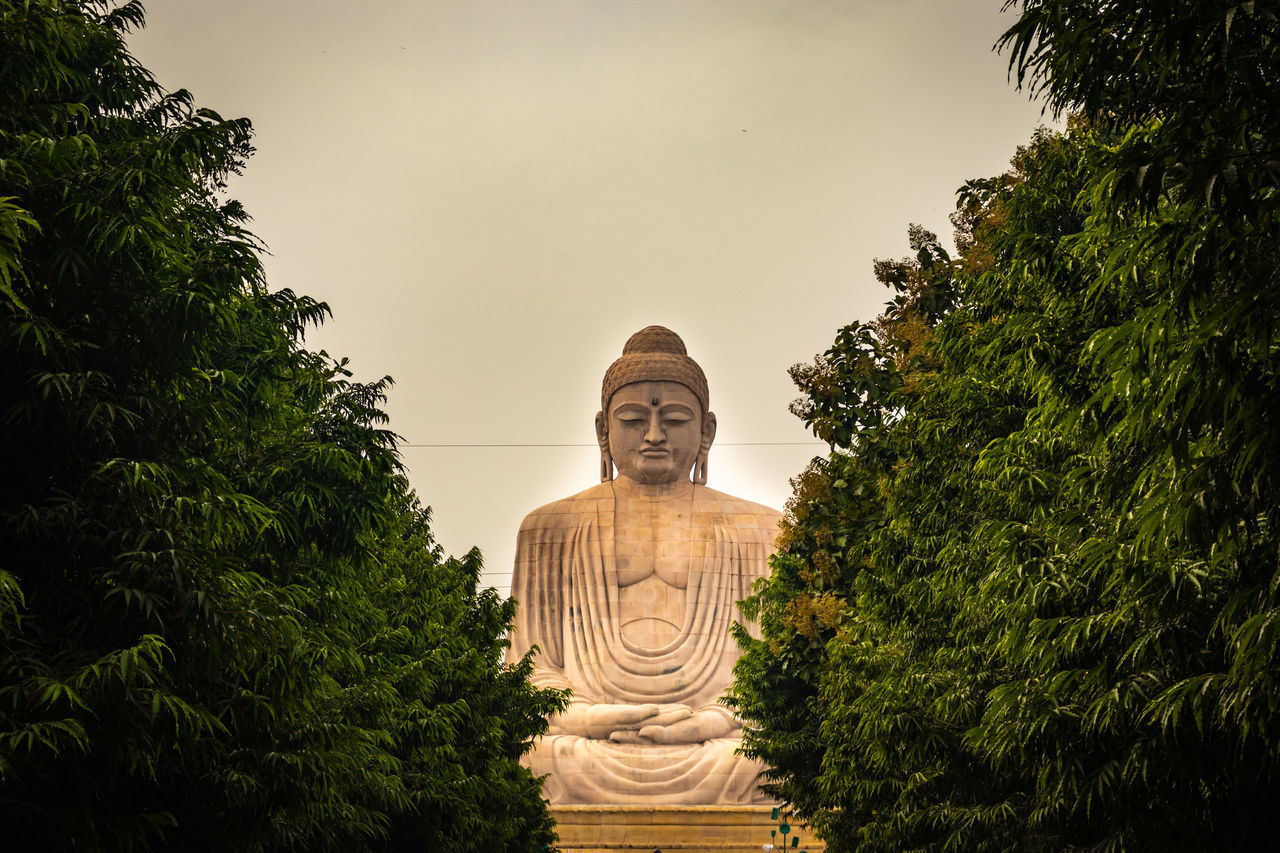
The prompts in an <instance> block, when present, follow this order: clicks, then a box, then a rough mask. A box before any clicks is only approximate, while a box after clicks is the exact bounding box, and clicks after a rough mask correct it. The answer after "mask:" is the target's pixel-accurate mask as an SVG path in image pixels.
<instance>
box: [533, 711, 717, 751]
mask: <svg viewBox="0 0 1280 853" xmlns="http://www.w3.org/2000/svg"><path fill="white" fill-rule="evenodd" d="M691 713H692V711H690V710H689V708H688V707H687V706H685V705H658V704H653V703H649V704H645V705H606V704H599V705H592V704H588V703H585V702H574V703H572V704H571V705H570V706H569V708H568V709H566V710H565V712H564V713H563V714H560V715H558V716H556V717H554V718H553V719H552V721H551V727H550V729H549V733H550V734H571V735H581V736H584V737H588V738H593V739H596V740H603V739H605V738H611V737H613V736H614V735H619V736H626V735H628V734H632V735H633V734H635V732H636V731H638V730H639V729H640V727H641V726H646V725H655V724H660V725H667V724H670V723H674V722H678V721H679V720H683V719H686V718H688V717H689V715H690V714H691ZM615 739H616V738H615ZM620 742H621V741H620Z"/></svg>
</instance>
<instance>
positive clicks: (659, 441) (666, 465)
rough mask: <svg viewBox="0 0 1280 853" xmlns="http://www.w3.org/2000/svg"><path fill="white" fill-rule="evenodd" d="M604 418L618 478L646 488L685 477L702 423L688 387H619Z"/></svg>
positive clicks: (676, 384)
mask: <svg viewBox="0 0 1280 853" xmlns="http://www.w3.org/2000/svg"><path fill="white" fill-rule="evenodd" d="M606 420H607V429H608V433H609V453H610V455H611V456H613V463H614V464H615V465H617V466H618V473H619V474H621V475H622V476H624V477H628V478H630V479H632V480H635V481H636V482H639V483H651V484H652V483H674V482H675V481H677V480H679V479H682V478H683V479H686V480H687V479H689V472H690V471H691V470H692V469H693V463H694V462H695V461H696V460H697V458H698V450H699V449H700V447H701V446H702V443H703V438H704V436H703V432H704V430H703V426H704V424H703V417H702V404H701V403H699V402H698V398H697V397H696V396H695V395H694V393H693V392H692V391H690V390H689V389H688V388H686V387H685V386H683V385H681V384H680V383H679V382H632V383H631V384H629V385H623V386H622V387H621V388H619V389H618V390H617V391H615V392H614V393H613V397H612V398H610V400H609V411H608V413H607V419H606ZM708 420H710V416H708ZM711 422H712V423H714V421H711ZM600 426H601V424H600V423H599V420H597V429H599V428H600ZM707 443H708V444H710V441H708V442H707Z"/></svg>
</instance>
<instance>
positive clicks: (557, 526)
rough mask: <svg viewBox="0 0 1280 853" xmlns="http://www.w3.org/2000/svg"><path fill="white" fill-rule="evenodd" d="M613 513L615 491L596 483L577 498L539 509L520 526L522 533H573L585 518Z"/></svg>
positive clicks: (564, 499)
mask: <svg viewBox="0 0 1280 853" xmlns="http://www.w3.org/2000/svg"><path fill="white" fill-rule="evenodd" d="M612 511H613V490H612V489H610V488H609V484H608V483H597V484H596V485H594V486H592V487H591V488H589V489H583V490H582V491H581V492H578V493H577V494H576V495H570V496H569V497H567V498H561V499H560V500H558V501H552V502H551V503H549V504H544V505H543V506H540V507H538V508H537V509H535V510H534V511H533V512H531V513H529V514H528V515H526V516H525V517H524V521H523V522H521V523H520V532H521V533H529V532H532V531H537V530H572V529H574V528H576V527H578V525H579V524H581V523H582V521H583V519H585V518H590V517H593V516H596V515H597V514H598V513H600V512H612Z"/></svg>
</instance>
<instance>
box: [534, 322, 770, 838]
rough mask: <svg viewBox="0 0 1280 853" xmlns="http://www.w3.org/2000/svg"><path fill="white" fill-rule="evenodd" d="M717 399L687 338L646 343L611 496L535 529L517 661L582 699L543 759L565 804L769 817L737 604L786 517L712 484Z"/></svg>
mask: <svg viewBox="0 0 1280 853" xmlns="http://www.w3.org/2000/svg"><path fill="white" fill-rule="evenodd" d="M707 397H708V392H707V384H706V380H705V378H704V377H703V374H702V370H701V368H699V367H698V366H697V364H696V363H694V362H693V360H692V359H690V358H688V356H687V355H686V354H685V349H684V344H683V342H681V341H680V339H679V337H678V336H676V335H675V334H674V333H673V332H671V331H669V330H667V329H663V328H662V327H657V326H650V327H648V328H646V329H643V330H641V331H640V332H638V333H637V334H636V335H633V336H632V338H631V339H630V340H629V341H628V342H627V346H626V347H625V348H624V350H623V356H622V357H621V358H620V359H618V360H617V361H616V362H615V363H614V364H613V365H612V366H611V367H610V368H609V370H608V372H607V373H606V378H605V382H604V390H603V393H602V405H603V406H604V408H603V409H602V410H601V411H600V412H599V413H598V414H597V416H596V431H597V436H598V437H599V440H600V446H601V479H602V482H601V483H600V484H598V485H596V486H592V487H591V488H588V489H586V490H584V491H582V492H579V493H578V494H576V495H573V496H571V497H568V498H565V499H563V500H559V501H555V502H554V503H551V504H548V505H546V506H544V507H541V508H539V509H536V510H534V511H533V512H532V513H530V514H529V516H528V517H527V518H526V519H525V520H524V523H523V524H522V525H521V527H520V533H519V536H518V539H517V547H516V565H515V573H514V576H513V579H512V593H513V595H515V597H516V598H517V599H518V600H519V602H520V611H519V615H518V616H517V623H516V627H515V630H514V632H513V635H512V646H513V648H512V651H513V653H514V654H516V655H520V654H523V653H524V652H525V651H527V650H528V649H530V648H531V647H533V646H534V645H535V644H536V645H537V646H538V648H539V649H540V652H541V653H540V655H539V656H538V658H537V662H538V663H537V671H536V673H535V675H534V678H533V680H534V682H535V683H537V684H540V685H544V686H557V687H569V688H572V689H573V691H574V701H573V703H572V705H571V707H570V708H569V709H568V710H567V711H566V712H565V713H564V714H562V715H560V716H559V717H557V718H556V719H554V720H553V721H552V728H551V731H550V733H549V734H548V735H547V736H546V737H544V738H543V739H542V740H541V741H540V742H539V744H538V745H537V746H536V748H535V749H534V751H533V752H532V753H531V754H530V756H529V757H528V758H527V763H528V764H529V766H530V767H531V768H532V769H533V770H534V772H535V773H538V774H544V773H547V774H550V778H549V779H548V780H547V783H546V788H545V791H546V794H547V796H548V798H549V799H550V800H551V802H552V803H554V804H594V805H620V804H635V805H640V804H657V803H662V804H682V805H712V804H718V805H729V804H748V803H764V802H766V800H765V799H764V798H763V797H762V796H761V795H760V794H759V792H758V791H757V789H756V775H757V773H758V772H759V770H760V767H759V765H757V764H754V763H753V762H750V761H748V760H746V759H744V758H742V757H741V756H737V755H734V754H733V753H734V750H735V749H736V748H737V747H738V745H739V744H740V736H741V727H740V725H739V723H738V722H737V720H735V719H734V718H733V716H732V715H731V714H730V713H729V712H728V711H727V710H726V709H725V708H724V707H723V706H721V705H719V704H718V702H717V699H718V698H719V697H720V696H721V695H722V694H723V693H724V691H725V689H726V688H727V687H728V685H729V682H730V680H731V669H732V666H733V663H734V660H735V659H736V658H737V654H738V649H737V645H736V644H735V643H734V642H733V639H732V638H731V637H730V636H729V626H730V624H731V623H732V622H733V621H734V620H735V619H737V618H740V617H739V614H738V613H737V609H736V606H735V602H737V601H738V600H740V599H742V598H745V597H746V595H747V594H748V592H749V590H750V586H751V583H752V581H754V580H755V579H756V578H758V577H761V576H762V575H764V574H766V573H767V571H768V563H767V561H768V557H769V554H770V553H771V551H772V549H773V542H774V538H775V536H776V535H777V523H778V520H779V517H780V516H779V513H778V512H777V511H776V510H773V509H770V508H769V507H765V506H761V505H759V504H755V503H752V502H750V501H745V500H742V499H740V498H735V497H733V496H731V495H726V494H724V493H722V492H718V491H715V490H714V489H709V488H707V487H706V486H705V485H704V483H705V479H706V471H707V456H708V452H709V450H710V448H711V444H712V441H713V440H714V438H715V431H716V419H715V415H714V414H712V413H711V412H710V411H709V410H708V407H707ZM615 466H616V468H617V477H616V478H615V477H614V467H615ZM691 474H692V478H691ZM650 849H652V847H650Z"/></svg>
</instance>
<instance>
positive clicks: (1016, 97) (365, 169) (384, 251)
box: [132, 0, 1043, 593]
mask: <svg viewBox="0 0 1280 853" xmlns="http://www.w3.org/2000/svg"><path fill="white" fill-rule="evenodd" d="M1000 5H1001V4H1000V0H990V2H987V1H986V0H847V2H817V0H812V2H789V3H784V2H765V0H706V2H698V0H504V1H503V2H486V0H452V2H431V1H430V0H416V2H413V0H369V2H367V3H351V2H341V3H339V2H328V0H305V2H304V0H219V2H208V0H152V2H151V3H150V4H149V9H148V26H147V28H146V29H145V30H144V31H142V32H141V33H139V34H137V35H136V36H135V37H134V38H133V40H132V45H133V49H134V52H135V54H136V55H137V56H138V57H139V59H140V60H141V61H142V62H143V64H144V65H146V66H147V67H149V68H150V69H151V70H152V71H153V72H154V73H155V74H156V76H157V77H158V78H159V80H160V81H161V82H162V83H163V84H164V85H165V86H166V87H168V88H171V89H172V88H179V87H181V88H187V89H190V90H192V91H193V92H194V93H195V96H196V99H197V101H198V103H200V104H201V105H202V106H206V107H210V108H212V109H215V110H217V111H219V112H220V113H222V114H223V115H225V116H229V117H230V116H242V115H243V116H248V117H249V118H251V119H252V120H253V123H254V126H255V128H256V129H257V136H256V145H257V148H258V153H257V155H256V156H255V157H254V158H253V159H252V160H251V161H250V162H249V165H248V168H247V170H246V174H245V176H244V177H242V178H240V179H238V180H237V181H236V182H235V183H233V185H232V187H231V191H232V193H233V194H234V195H235V196H236V197H238V198H240V199H241V200H242V201H243V202H244V203H245V205H246V207H247V208H248V210H249V211H250V213H251V214H252V215H253V216H254V229H255V231H256V232H257V234H258V235H259V236H260V237H261V238H262V239H263V240H264V241H265V242H266V243H267V244H268V246H269V248H270V250H271V253H272V254H271V257H270V258H268V260H267V270H268V275H269V279H270V281H271V284H272V285H273V286H274V287H290V288H292V289H294V290H296V291H299V292H302V293H306V294H309V295H311V296H313V297H315V298H317V299H322V300H324V301H327V302H328V303H329V304H330V305H331V306H332V307H333V309H334V313H335V318H334V319H333V320H332V321H331V322H330V323H328V324H327V325H326V326H325V327H324V328H323V329H322V330H321V331H320V332H318V333H316V334H314V335H313V336H312V337H311V338H310V343H311V345H312V346H313V347H315V348H324V349H327V350H328V351H329V352H330V353H333V354H335V355H346V356H349V357H351V359H352V365H353V367H354V368H355V370H356V371H357V375H358V376H359V377H361V378H366V379H371V378H376V377H379V376H382V375H384V374H391V375H392V376H394V377H395V379H396V387H395V389H394V392H393V396H392V398H391V401H390V405H389V410H390V412H391V415H392V427H393V428H394V429H395V430H396V431H397V432H399V433H400V434H401V435H402V436H404V438H405V440H406V442H407V443H408V444H409V445H410V446H407V447H406V448H405V449H404V459H405V462H406V465H407V467H408V470H409V474H410V477H411V479H412V481H413V483H414V485H415V487H416V488H417V490H418V493H419V495H420V496H421V497H422V499H423V502H424V503H428V504H430V505H432V506H433V507H434V512H435V519H436V522H435V529H436V533H437V536H438V538H439V539H440V541H441V543H442V544H443V545H444V546H445V548H446V549H447V550H449V551H450V552H453V553H460V552H462V551H465V550H466V549H467V548H469V547H471V546H472V545H478V546H479V547H480V548H481V549H482V550H483V551H484V554H485V562H486V565H487V567H488V569H489V574H488V575H487V576H486V580H487V582H489V583H492V584H494V585H497V586H498V587H499V588H500V589H502V590H503V591H504V593H505V589H506V585H507V583H508V581H509V578H510V565H511V560H512V556H513V554H514V545H515V531H516V528H517V527H518V525H519V523H520V519H521V517H522V516H523V515H524V514H525V513H526V512H528V511H529V510H530V509H532V508H533V507H535V506H537V505H539V504H542V503H546V502H547V501H550V500H553V499H555V498H559V497H563V496H565V495H567V494H570V493H572V492H575V491H578V490H580V489H583V488H586V487H587V486H589V485H591V484H592V483H593V482H595V480H596V471H597V464H598V462H597V454H596V451H595V449H594V448H593V447H591V446H586V447H502V448H495V447H472V448H433V447H414V446H412V445H415V444H416V445H424V444H457V443H472V444H575V443H580V444H585V445H591V444H592V443H593V441H594V438H593V433H592V417H593V415H594V413H595V411H596V409H597V408H598V407H599V393H600V379H601V377H602V375H603V373H604V369H605V368H606V367H607V366H608V364H609V363H610V362H611V361H612V360H613V359H614V358H616V357H617V355H618V354H619V353H620V352H621V348H622V344H623V342H624V341H625V340H626V338H627V336H628V335H630V334H631V333H632V332H634V331H636V330H637V329H639V328H641V327H642V326H645V325H648V324H650V323H660V324H662V325H666V326H669V327H670V328H672V329H674V330H675V331H676V332H678V333H679V334H680V335H681V336H682V337H683V338H684V339H685V343H686V344H687V345H688V348H689V352H690V354H691V355H692V356H693V357H694V358H695V359H697V360H698V361H699V362H700V363H701V364H702V366H703V369H704V370H705V371H706V373H707V376H708V379H709V381H710V385H711V399H712V408H713V409H714V410H715V411H716V413H717V415H718V417H719V423H720V432H719V438H718V442H719V443H718V444H717V446H716V447H715V448H713V451H712V456H711V476H710V480H709V485H711V486H713V487H715V488H719V489H721V490H723V491H727V492H731V493H733V494H737V495H740V496H742V497H747V498H751V499H753V500H758V501H761V502H763V503H768V504H772V505H774V506H779V507H780V506H781V505H782V504H783V502H784V501H785V500H786V497H787V495H788V494H789V488H788V485H787V480H788V478H789V477H791V476H794V475H795V473H797V472H798V471H799V470H800V469H801V468H802V467H803V466H804V464H805V462H806V461H807V460H808V459H809V458H810V457H811V456H812V455H814V454H815V453H817V452H820V451H821V450H822V447H821V446H820V445H819V446H813V445H808V446H805V445H799V446H797V445H774V446H731V443H736V442H804V441H806V440H809V439H811V436H809V434H808V433H806V432H805V431H804V429H803V427H802V426H801V425H800V424H799V422H798V421H796V420H795V418H793V417H792V416H791V415H790V414H789V413H788V412H787V403H788V402H789V401H790V400H791V399H792V398H793V397H794V396H795V395H796V392H795V390H794V388H793V387H792V386H791V383H790V380H789V379H788V378H787V375H786V369H787V367H788V366H789V365H791V364H792V363H794V362H797V361H806V360H808V359H809V358H811V357H812V356H813V355H814V354H815V353H818V352H820V351H822V350H824V349H826V348H827V346H829V345H830V342H831V340H832V339H833V337H834V334H835V332H836V330H837V329H838V328H839V327H840V326H842V325H844V324H846V323H850V322H853V321H855V320H858V319H871V318H872V317H874V316H875V315H876V314H877V313H878V312H879V309H880V306H881V305H882V303H883V302H884V301H885V299H886V298H887V293H886V292H885V291H884V290H883V289H882V288H881V287H880V286H879V285H878V284H877V283H876V282H875V280H874V279H873V278H872V276H871V262H872V259H873V258H875V257H888V256H899V255H902V254H905V253H906V250H907V246H906V237H905V235H906V228H907V225H908V223H910V222H920V223H922V224H924V225H925V226H926V227H928V228H930V229H932V230H935V231H938V232H939V233H941V234H944V235H949V234H950V226H949V224H948V222H947V214H948V213H949V212H950V211H951V209H952V206H953V203H954V192H955V189H956V188H957V187H958V186H959V185H960V184H961V183H962V182H963V181H964V180H966V179H968V178H972V177H981V176H987V175H991V174H995V173H998V172H1000V171H1003V170H1004V168H1005V166H1006V165H1007V163H1008V160H1009V158H1010V156H1012V154H1013V151H1014V148H1015V147H1016V146H1017V145H1019V144H1022V143H1024V142H1025V141H1026V140H1027V139H1028V138H1029V137H1030V135H1031V133H1032V131H1033V130H1034V128H1035V127H1036V126H1037V125H1038V124H1040V123H1041V122H1042V121H1043V119H1042V117H1041V115H1040V108H1039V105H1037V104H1033V103H1030V102H1029V101H1028V100H1027V98H1026V96H1025V95H1024V94H1021V93H1017V92H1015V91H1014V89H1013V87H1012V86H1011V85H1010V84H1009V83H1008V82H1007V80H1006V70H1005V69H1006V63H1005V60H1004V59H1003V58H1002V57H1000V56H997V55H996V54H994V53H992V51H991V46H992V44H993V43H994V42H995V41H996V39H997V38H998V37H999V35H1000V33H1001V32H1002V31H1003V29H1004V28H1005V27H1007V26H1008V25H1009V24H1010V23H1011V21H1012V17H1011V16H1010V15H1003V16H1002V15H1000V14H999V7H1000Z"/></svg>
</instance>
